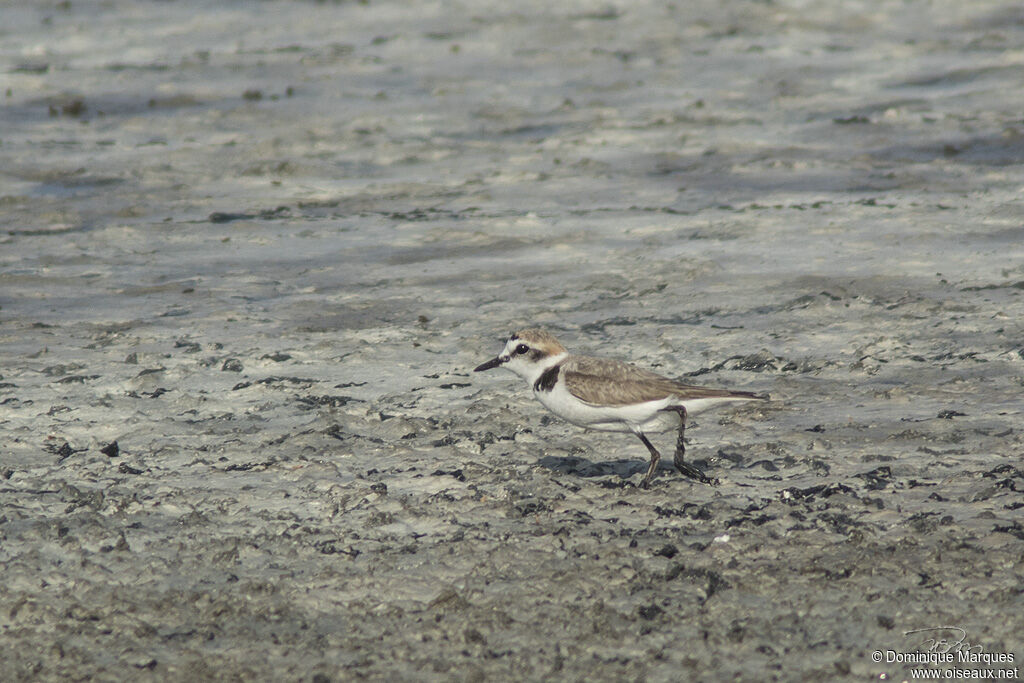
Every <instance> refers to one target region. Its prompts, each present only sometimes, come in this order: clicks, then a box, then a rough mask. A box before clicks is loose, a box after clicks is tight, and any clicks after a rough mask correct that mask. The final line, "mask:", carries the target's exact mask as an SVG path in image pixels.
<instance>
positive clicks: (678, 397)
mask: <svg viewBox="0 0 1024 683" xmlns="http://www.w3.org/2000/svg"><path fill="white" fill-rule="evenodd" d="M497 367H505V368H507V369H508V370H511V371H512V372H514V373H516V374H517V375H519V376H520V377H522V378H524V379H525V380H526V381H527V382H529V383H530V386H531V387H532V388H533V395H534V397H535V398H536V399H537V400H538V401H540V402H541V403H542V404H543V405H544V407H545V408H547V409H548V410H550V411H551V412H553V413H554V414H555V415H558V416H559V417H560V418H562V419H564V420H566V421H568V422H571V423H572V424H574V425H579V426H580V427H585V428H588V429H596V430H600V431H605V432H632V433H633V434H636V435H637V436H638V437H640V440H641V441H643V443H644V445H645V446H647V450H648V451H650V453H651V464H650V466H649V467H648V468H647V474H645V475H644V478H643V479H642V480H641V481H640V486H641V487H642V488H647V486H648V484H650V482H651V478H652V477H653V476H654V471H655V470H656V469H657V467H658V462H659V461H660V460H661V454H660V453H659V452H658V449H656V448H655V447H654V445H653V444H652V443H651V441H650V439H648V438H647V434H648V433H651V432H665V431H668V430H670V429H675V428H678V429H679V435H678V436H677V437H676V452H675V456H674V457H673V459H672V460H673V462H674V463H675V466H676V469H678V470H679V472H680V473H681V474H683V475H685V476H687V477H690V478H692V479H696V480H697V481H700V482H703V483H711V479H709V478H708V477H707V476H706V475H705V474H704V473H703V472H701V471H700V470H699V469H698V468H697V467H695V466H694V465H691V464H690V463H688V462H686V461H685V460H684V459H683V455H684V454H685V452H686V448H685V446H684V445H683V433H684V432H685V430H686V417H687V415H690V414H693V413H697V412H700V411H702V410H705V409H707V408H711V407H713V406H716V405H719V404H722V403H728V402H732V401H751V400H764V399H766V398H767V397H766V396H761V395H758V394H753V393H751V392H748V391H730V390H728V389H709V388H707V387H697V386H692V385H689V384H682V383H680V382H676V381H675V380H671V379H669V378H667V377H662V376H661V375H658V374H656V373H653V372H650V371H649V370H643V369H641V368H638V367H636V366H635V365H631V364H629V363H624V362H622V361H618V360H611V359H606V358H593V357H590V356H575V355H572V354H570V353H569V352H568V351H566V350H565V347H564V346H562V345H561V344H560V343H559V341H558V340H557V339H555V338H554V337H553V336H552V335H551V334H549V333H548V332H547V331H545V330H542V329H527V330H520V331H519V332H515V333H513V334H512V336H511V337H509V339H508V341H507V342H506V343H505V348H504V350H503V351H502V352H501V353H499V354H498V355H497V356H496V357H495V358H492V359H491V360H489V361H487V362H486V363H482V364H481V365H479V366H478V367H477V368H476V369H475V372H481V371H484V370H490V369H492V368H497Z"/></svg>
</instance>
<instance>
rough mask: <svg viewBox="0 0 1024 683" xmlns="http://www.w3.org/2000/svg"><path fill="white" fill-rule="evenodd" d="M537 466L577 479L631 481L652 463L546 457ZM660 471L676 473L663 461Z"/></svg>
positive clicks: (671, 466)
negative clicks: (606, 478)
mask: <svg viewBox="0 0 1024 683" xmlns="http://www.w3.org/2000/svg"><path fill="white" fill-rule="evenodd" d="M537 464H538V465H540V466H541V467H546V468H548V469H549V470H553V471H555V472H560V473H562V474H571V475H573V476H576V477H584V478H588V479H590V478H597V477H608V476H611V475H613V474H614V475H618V476H619V477H621V478H623V479H629V478H630V477H632V476H633V475H634V474H637V473H638V472H639V473H640V474H643V473H644V472H646V471H647V466H648V465H649V464H650V461H649V460H641V459H639V458H628V459H627V458H619V459H617V460H601V461H600V462H591V461H590V460H587V459H586V458H579V457H575V456H555V455H546V456H544V457H543V458H541V459H540V460H538V461H537ZM658 471H659V472H675V467H674V466H673V465H672V463H671V461H670V462H667V463H666V462H665V461H664V460H662V461H661V462H660V463H659V464H658Z"/></svg>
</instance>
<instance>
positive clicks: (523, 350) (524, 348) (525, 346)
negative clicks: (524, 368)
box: [516, 344, 530, 354]
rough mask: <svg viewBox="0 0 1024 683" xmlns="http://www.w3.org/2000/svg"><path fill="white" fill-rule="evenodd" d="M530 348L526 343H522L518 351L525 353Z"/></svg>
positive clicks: (517, 348)
mask: <svg viewBox="0 0 1024 683" xmlns="http://www.w3.org/2000/svg"><path fill="white" fill-rule="evenodd" d="M529 350H530V347H529V346H527V345H526V344H520V345H519V346H517V347H516V353H519V354H523V353H526V352H527V351H529Z"/></svg>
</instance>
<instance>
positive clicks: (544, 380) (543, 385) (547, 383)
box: [533, 364, 562, 391]
mask: <svg viewBox="0 0 1024 683" xmlns="http://www.w3.org/2000/svg"><path fill="white" fill-rule="evenodd" d="M561 369H562V365H561V364H558V365H552V366H551V367H550V368H548V369H547V370H545V371H544V372H543V373H541V376H540V377H538V378H537V381H536V382H534V383H533V390H534V391H551V390H552V389H554V388H555V385H556V384H558V371H559V370H561Z"/></svg>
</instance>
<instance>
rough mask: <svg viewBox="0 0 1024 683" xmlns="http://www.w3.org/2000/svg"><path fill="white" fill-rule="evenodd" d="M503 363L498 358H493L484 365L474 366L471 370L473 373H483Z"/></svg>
mask: <svg viewBox="0 0 1024 683" xmlns="http://www.w3.org/2000/svg"><path fill="white" fill-rule="evenodd" d="M504 362H505V361H503V360H502V359H501V358H500V357H495V358H492V359H490V360H489V361H487V362H486V363H482V364H480V365H478V366H476V367H475V368H473V372H483V371H484V370H490V369H492V368H496V367H498V366H499V365H501V364H502V363H504Z"/></svg>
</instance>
